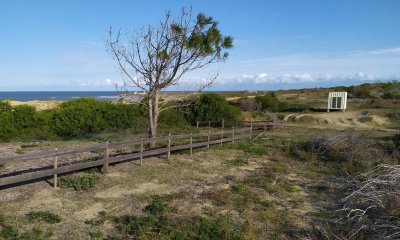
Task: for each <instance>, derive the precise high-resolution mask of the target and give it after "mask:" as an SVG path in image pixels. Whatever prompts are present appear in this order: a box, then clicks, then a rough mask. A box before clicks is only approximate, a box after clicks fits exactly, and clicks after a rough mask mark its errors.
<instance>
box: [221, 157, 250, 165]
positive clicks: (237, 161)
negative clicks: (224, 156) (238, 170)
mask: <svg viewBox="0 0 400 240" xmlns="http://www.w3.org/2000/svg"><path fill="white" fill-rule="evenodd" d="M226 164H227V165H229V166H247V165H249V160H247V159H244V158H243V157H239V158H236V159H234V160H230V161H227V162H226Z"/></svg>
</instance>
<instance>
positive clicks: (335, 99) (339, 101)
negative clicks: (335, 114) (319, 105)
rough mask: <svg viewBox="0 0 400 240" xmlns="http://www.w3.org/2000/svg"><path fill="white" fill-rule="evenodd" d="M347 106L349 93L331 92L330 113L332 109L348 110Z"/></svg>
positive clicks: (329, 99)
mask: <svg viewBox="0 0 400 240" xmlns="http://www.w3.org/2000/svg"><path fill="white" fill-rule="evenodd" d="M346 106H347V92H330V93H329V96H328V112H329V111H330V110H331V109H334V110H342V111H343V112H344V111H345V110H346Z"/></svg>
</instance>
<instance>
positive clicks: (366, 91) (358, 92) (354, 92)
mask: <svg viewBox="0 0 400 240" xmlns="http://www.w3.org/2000/svg"><path fill="white" fill-rule="evenodd" d="M370 89H371V84H370V83H364V84H361V85H359V86H351V87H349V93H350V94H351V96H352V97H356V98H372V95H371V90H370Z"/></svg>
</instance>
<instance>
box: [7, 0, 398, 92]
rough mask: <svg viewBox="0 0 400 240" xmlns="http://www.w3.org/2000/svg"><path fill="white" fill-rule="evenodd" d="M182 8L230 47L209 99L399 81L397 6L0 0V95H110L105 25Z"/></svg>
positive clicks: (393, 0) (130, 26) (130, 23)
mask: <svg viewBox="0 0 400 240" xmlns="http://www.w3.org/2000/svg"><path fill="white" fill-rule="evenodd" d="M189 6H192V8H193V12H194V13H198V12H204V13H206V14H208V15H211V16H213V17H214V18H215V19H216V20H217V21H219V26H220V29H221V31H222V32H223V33H224V34H227V35H231V36H233V38H234V39H235V41H234V45H235V46H234V48H233V49H232V50H231V52H230V57H229V59H228V60H227V61H226V62H225V63H221V64H217V65H213V66H211V67H209V68H206V69H203V70H200V71H197V72H194V73H192V74H190V75H188V76H187V80H188V81H197V80H199V79H201V78H204V77H207V76H208V75H209V73H210V72H211V73H214V72H216V71H218V72H219V78H218V79H217V81H216V82H215V84H214V86H213V87H212V88H211V90H245V89H251V90H274V89H288V88H301V87H320V86H322V87H323V86H335V85H352V84H359V83H361V82H365V81H388V80H393V79H400V27H399V24H400V14H399V12H400V1H398V0H335V1H333V0H329V1H328V0H303V1H299V0H292V1H289V0H279V1H278V0H275V1H267V0H264V1H240V0H238V1H216V0H213V1H208V0H203V1H133V0H131V1H117V0H114V1H99V0H98V1H89V0H79V1H78V0H75V1H73V0H69V1H66V0H65V1H60V0H53V1H50V0H48V1H41V0H35V1H28V0H25V1H21V0H0V91H12V90H17V91H18V90H114V89H115V87H114V84H115V83H119V82H121V76H120V74H119V73H118V71H117V70H116V68H115V67H114V63H113V60H112V59H111V58H110V56H109V55H108V54H107V53H106V50H105V48H106V46H105V40H106V38H107V30H108V28H109V26H113V27H114V28H121V29H122V30H135V29H138V28H140V27H142V26H145V25H147V24H156V23H157V22H158V21H159V20H161V19H162V18H163V16H164V13H165V11H166V10H171V11H172V12H173V13H177V12H178V11H179V9H180V8H182V7H189Z"/></svg>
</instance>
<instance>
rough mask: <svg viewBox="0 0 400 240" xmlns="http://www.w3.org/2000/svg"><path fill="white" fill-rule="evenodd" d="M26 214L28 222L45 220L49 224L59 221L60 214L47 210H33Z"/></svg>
mask: <svg viewBox="0 0 400 240" xmlns="http://www.w3.org/2000/svg"><path fill="white" fill-rule="evenodd" d="M26 216H27V218H28V221H29V222H47V223H51V224H54V223H60V222H61V217H60V216H58V215H57V214H54V213H51V212H48V211H34V212H30V213H28V214H27V215H26Z"/></svg>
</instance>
